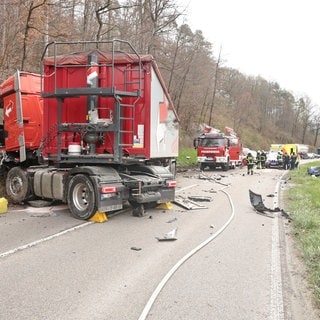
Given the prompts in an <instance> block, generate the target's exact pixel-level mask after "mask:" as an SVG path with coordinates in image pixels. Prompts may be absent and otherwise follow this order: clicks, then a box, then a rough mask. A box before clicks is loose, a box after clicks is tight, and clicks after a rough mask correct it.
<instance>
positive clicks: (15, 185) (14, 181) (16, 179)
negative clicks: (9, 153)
mask: <svg viewBox="0 0 320 320" xmlns="http://www.w3.org/2000/svg"><path fill="white" fill-rule="evenodd" d="M6 193H7V196H8V198H9V199H10V200H11V201H12V202H13V203H21V202H23V201H25V200H26V199H27V198H28V197H29V196H30V193H31V186H30V181H29V178H28V173H27V172H26V171H25V170H23V169H21V168H20V167H13V168H11V169H10V170H9V172H8V174H7V178H6Z"/></svg>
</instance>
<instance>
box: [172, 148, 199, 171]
mask: <svg viewBox="0 0 320 320" xmlns="http://www.w3.org/2000/svg"><path fill="white" fill-rule="evenodd" d="M197 165H198V163H197V151H196V150H195V149H194V148H183V149H180V150H179V156H178V159H177V166H178V167H190V166H197Z"/></svg>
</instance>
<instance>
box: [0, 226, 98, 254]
mask: <svg viewBox="0 0 320 320" xmlns="http://www.w3.org/2000/svg"><path fill="white" fill-rule="evenodd" d="M92 223H94V222H93V221H90V222H85V223H82V224H80V225H78V226H75V227H72V228H70V229H67V230H64V231H61V232H58V233H56V234H53V235H51V236H48V237H46V238H42V239H39V240H36V241H33V242H30V243H27V244H25V245H23V246H20V247H17V248H14V249H12V250H9V251H6V252H3V253H0V258H4V257H7V256H9V255H11V254H14V253H16V252H18V251H22V250H25V249H28V248H31V247H34V246H36V245H38V244H40V243H43V242H46V241H49V240H52V239H54V238H57V237H60V236H62V235H64V234H66V233H68V232H71V231H75V230H77V229H80V228H83V227H86V226H88V225H89V224H92Z"/></svg>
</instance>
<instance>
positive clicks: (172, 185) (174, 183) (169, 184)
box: [167, 180, 177, 188]
mask: <svg viewBox="0 0 320 320" xmlns="http://www.w3.org/2000/svg"><path fill="white" fill-rule="evenodd" d="M176 186H177V181H175V180H169V181H167V187H168V188H175V187H176Z"/></svg>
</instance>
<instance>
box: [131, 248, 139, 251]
mask: <svg viewBox="0 0 320 320" xmlns="http://www.w3.org/2000/svg"><path fill="white" fill-rule="evenodd" d="M130 249H131V250H134V251H140V250H141V248H139V247H131V248H130Z"/></svg>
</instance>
